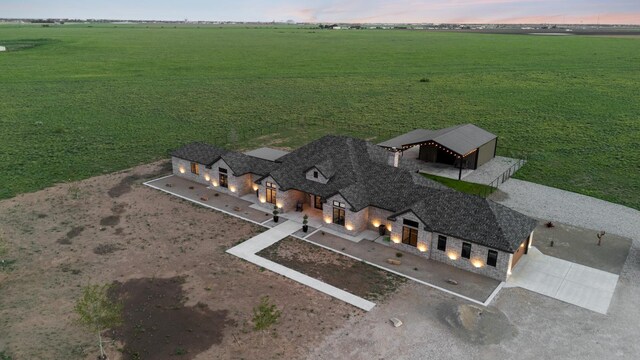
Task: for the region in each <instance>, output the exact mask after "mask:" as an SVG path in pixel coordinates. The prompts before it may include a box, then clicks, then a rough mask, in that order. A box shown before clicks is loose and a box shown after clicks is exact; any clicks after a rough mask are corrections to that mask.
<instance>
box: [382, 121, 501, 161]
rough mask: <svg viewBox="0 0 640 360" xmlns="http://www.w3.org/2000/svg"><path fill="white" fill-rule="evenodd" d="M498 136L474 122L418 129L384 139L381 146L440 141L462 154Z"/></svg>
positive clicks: (393, 146) (398, 146)
mask: <svg viewBox="0 0 640 360" xmlns="http://www.w3.org/2000/svg"><path fill="white" fill-rule="evenodd" d="M495 138H496V136H495V135H494V134H492V133H490V132H488V131H486V130H484V129H482V128H479V127H477V126H475V125H473V124H465V125H457V126H452V127H448V128H445V129H440V130H426V129H416V130H413V131H410V132H408V133H406V134H403V135H400V136H397V137H395V138H393V139H389V140H387V141H383V142H381V143H380V144H378V145H379V146H382V147H385V148H398V149H399V148H402V147H403V146H412V145H416V144H420V143H425V142H428V141H433V142H435V143H438V144H440V145H442V146H444V147H446V148H447V149H449V150H451V151H454V152H456V153H458V154H460V155H465V154H467V153H469V152H470V151H472V150H474V149H477V148H479V147H480V146H482V145H484V144H486V143H488V142H489V141H491V140H493V139H495Z"/></svg>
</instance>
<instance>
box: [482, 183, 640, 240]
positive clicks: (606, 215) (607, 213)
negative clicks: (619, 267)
mask: <svg viewBox="0 0 640 360" xmlns="http://www.w3.org/2000/svg"><path fill="white" fill-rule="evenodd" d="M499 189H500V191H499V192H497V193H494V194H493V195H491V199H492V200H494V201H497V202H499V203H501V204H503V205H506V206H508V207H510V208H512V209H514V210H517V211H520V212H522V213H524V214H527V215H529V216H533V217H536V218H540V219H549V220H551V221H558V222H561V223H565V224H569V225H573V226H579V227H584V228H588V229H593V230H605V231H606V232H609V233H612V234H616V235H620V236H624V237H628V238H631V239H634V241H640V211H638V210H635V209H632V208H628V207H626V206H622V205H618V204H614V203H610V202H608V201H604V200H600V199H596V198H592V197H589V196H585V195H580V194H576V193H573V192H569V191H565V190H560V189H556V188H552V187H548V186H544V185H538V184H534V183H531V182H528V181H522V180H518V179H509V180H508V181H507V182H505V183H504V184H502V185H501V186H500V188H499Z"/></svg>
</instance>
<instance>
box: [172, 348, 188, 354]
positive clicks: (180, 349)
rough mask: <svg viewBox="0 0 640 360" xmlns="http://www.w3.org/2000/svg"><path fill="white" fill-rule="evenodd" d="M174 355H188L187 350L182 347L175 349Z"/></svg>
mask: <svg viewBox="0 0 640 360" xmlns="http://www.w3.org/2000/svg"><path fill="white" fill-rule="evenodd" d="M173 354H174V355H186V354H187V350H185V349H184V348H181V347H177V348H176V349H175V351H174V352H173Z"/></svg>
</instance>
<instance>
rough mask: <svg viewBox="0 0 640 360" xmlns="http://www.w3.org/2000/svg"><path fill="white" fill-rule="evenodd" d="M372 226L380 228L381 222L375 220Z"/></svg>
mask: <svg viewBox="0 0 640 360" xmlns="http://www.w3.org/2000/svg"><path fill="white" fill-rule="evenodd" d="M372 224H373V227H378V226H380V221H378V220H373V222H372Z"/></svg>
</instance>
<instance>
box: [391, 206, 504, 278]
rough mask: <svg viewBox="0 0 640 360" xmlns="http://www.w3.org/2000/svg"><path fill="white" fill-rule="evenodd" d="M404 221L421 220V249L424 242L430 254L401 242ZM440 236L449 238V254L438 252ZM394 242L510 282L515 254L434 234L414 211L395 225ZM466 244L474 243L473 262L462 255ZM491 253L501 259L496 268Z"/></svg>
mask: <svg viewBox="0 0 640 360" xmlns="http://www.w3.org/2000/svg"><path fill="white" fill-rule="evenodd" d="M403 219H408V220H413V221H417V222H418V223H419V224H420V227H419V228H418V245H419V246H420V243H425V244H426V246H427V249H426V251H420V250H419V249H418V248H416V247H413V246H411V245H406V244H403V243H402V242H401V241H402V240H401V239H402V227H403ZM438 235H444V236H446V237H447V248H446V250H445V251H440V250H438ZM391 240H392V241H391V243H390V244H391V246H392V247H394V248H396V249H398V250H402V251H407V252H411V253H414V254H418V255H421V256H424V257H427V258H430V259H433V260H437V261H440V262H443V263H445V264H448V265H451V266H455V267H457V268H461V269H464V270H468V271H471V272H474V273H478V274H481V275H484V276H487V277H490V278H493V279H496V280H500V281H505V280H506V279H507V277H508V273H509V269H510V265H511V258H512V257H513V254H510V253H508V252H504V251H500V250H496V249H491V248H488V247H486V246H482V245H478V244H476V243H473V242H470V241H464V240H461V239H458V238H455V237H452V236H447V235H446V234H440V233H437V232H434V233H431V232H430V231H427V230H425V229H424V224H423V223H422V222H421V221H420V220H419V219H418V217H417V216H415V214H413V213H412V212H408V213H406V214H403V215H401V216H398V217H397V218H396V221H394V222H393V224H392V231H391ZM463 242H468V243H469V244H471V256H470V258H469V259H466V258H462V257H461V256H460V255H461V254H462V243H463ZM489 250H496V251H497V252H498V259H497V261H496V266H495V267H494V266H488V265H487V256H488V254H489ZM476 265H477V266H476Z"/></svg>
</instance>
